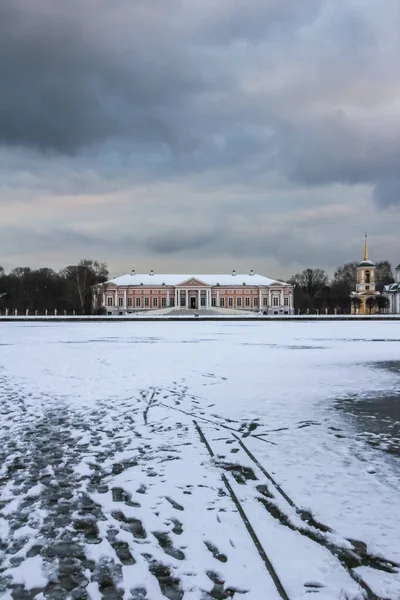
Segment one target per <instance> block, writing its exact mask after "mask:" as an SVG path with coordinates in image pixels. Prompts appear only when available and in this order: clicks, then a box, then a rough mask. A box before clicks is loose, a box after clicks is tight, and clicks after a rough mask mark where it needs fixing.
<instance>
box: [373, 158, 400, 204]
mask: <svg viewBox="0 0 400 600" xmlns="http://www.w3.org/2000/svg"><path fill="white" fill-rule="evenodd" d="M399 170H400V160H399V165H398V171H399ZM374 199H375V201H376V203H377V204H378V205H380V206H383V207H388V206H395V205H397V204H398V205H400V176H396V175H391V176H389V177H387V178H386V179H380V180H378V182H377V183H376V185H375V188H374Z"/></svg>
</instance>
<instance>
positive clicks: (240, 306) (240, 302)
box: [236, 298, 242, 308]
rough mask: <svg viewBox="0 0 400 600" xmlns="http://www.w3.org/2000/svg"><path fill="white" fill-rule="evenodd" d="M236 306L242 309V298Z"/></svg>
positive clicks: (237, 301)
mask: <svg viewBox="0 0 400 600" xmlns="http://www.w3.org/2000/svg"><path fill="white" fill-rule="evenodd" d="M236 306H237V307H238V308H242V299H241V298H236Z"/></svg>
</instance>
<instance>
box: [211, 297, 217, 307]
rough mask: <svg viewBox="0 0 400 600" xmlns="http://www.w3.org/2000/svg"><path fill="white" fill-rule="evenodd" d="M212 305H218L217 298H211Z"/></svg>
mask: <svg viewBox="0 0 400 600" xmlns="http://www.w3.org/2000/svg"><path fill="white" fill-rule="evenodd" d="M211 306H217V299H216V298H211Z"/></svg>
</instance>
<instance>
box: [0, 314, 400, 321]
mask: <svg viewBox="0 0 400 600" xmlns="http://www.w3.org/2000/svg"><path fill="white" fill-rule="evenodd" d="M379 320H380V321H399V322H400V315H262V314H259V315H258V314H246V315H245V314H243V315H237V314H235V315H204V314H203V315H202V314H201V313H197V314H192V315H182V316H178V315H174V316H168V315H164V316H162V315H154V316H151V315H149V314H146V315H141V314H136V315H120V316H105V315H101V316H86V315H84V316H76V315H75V316H66V315H60V316H7V317H6V316H0V322H2V323H15V322H24V323H26V322H54V321H57V322H60V321H61V322H62V321H65V322H69V323H71V322H85V321H86V322H87V321H94V322H102V323H104V322H108V323H115V322H116V321H123V322H126V321H379Z"/></svg>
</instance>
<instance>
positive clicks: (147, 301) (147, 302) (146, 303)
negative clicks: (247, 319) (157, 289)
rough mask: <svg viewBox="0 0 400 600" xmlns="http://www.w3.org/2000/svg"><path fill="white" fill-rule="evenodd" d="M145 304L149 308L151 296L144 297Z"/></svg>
mask: <svg viewBox="0 0 400 600" xmlns="http://www.w3.org/2000/svg"><path fill="white" fill-rule="evenodd" d="M144 305H145V307H146V308H149V306H150V298H149V297H148V296H146V298H145V299H144Z"/></svg>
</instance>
